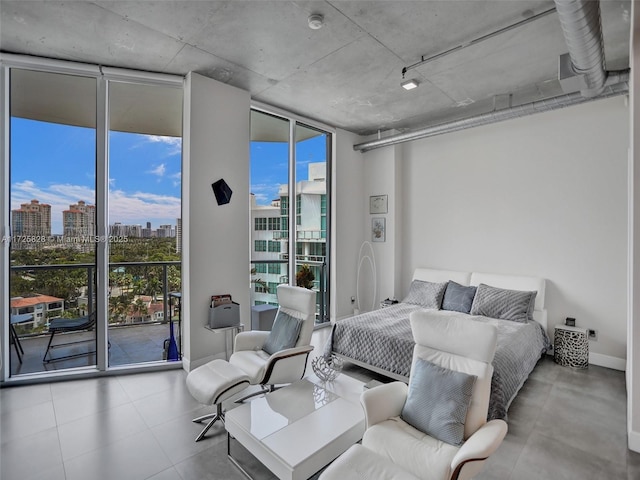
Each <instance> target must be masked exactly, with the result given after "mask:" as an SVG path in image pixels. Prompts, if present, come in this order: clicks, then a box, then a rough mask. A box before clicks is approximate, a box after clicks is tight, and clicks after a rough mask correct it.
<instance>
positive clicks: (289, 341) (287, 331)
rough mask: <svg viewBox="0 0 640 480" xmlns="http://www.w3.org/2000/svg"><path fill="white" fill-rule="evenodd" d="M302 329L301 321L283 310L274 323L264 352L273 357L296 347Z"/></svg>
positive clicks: (265, 343) (264, 346) (263, 348)
mask: <svg viewBox="0 0 640 480" xmlns="http://www.w3.org/2000/svg"><path fill="white" fill-rule="evenodd" d="M301 329H302V320H301V319H299V318H295V317H292V316H291V315H289V314H288V313H286V312H283V311H282V310H278V314H277V315H276V318H275V320H274V321H273V327H272V328H271V331H270V332H269V336H268V337H267V340H266V341H265V342H264V345H263V347H262V350H264V351H265V352H267V353H268V354H269V355H273V354H274V353H276V352H279V351H280V350H285V349H287V348H293V347H295V346H296V342H297V341H298V336H299V335H300V330H301Z"/></svg>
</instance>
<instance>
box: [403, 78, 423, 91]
mask: <svg viewBox="0 0 640 480" xmlns="http://www.w3.org/2000/svg"><path fill="white" fill-rule="evenodd" d="M419 84H420V82H418V81H417V80H416V79H415V78H412V79H411V80H407V81H404V82H402V83H401V84H400V85H401V86H402V88H404V89H405V90H413V89H414V88H418V85H419Z"/></svg>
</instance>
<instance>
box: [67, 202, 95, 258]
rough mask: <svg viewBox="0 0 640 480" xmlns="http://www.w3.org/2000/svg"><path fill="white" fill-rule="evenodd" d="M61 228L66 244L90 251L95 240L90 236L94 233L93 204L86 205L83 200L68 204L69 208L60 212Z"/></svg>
mask: <svg viewBox="0 0 640 480" xmlns="http://www.w3.org/2000/svg"><path fill="white" fill-rule="evenodd" d="M62 228H63V235H64V239H65V244H66V245H67V246H73V247H74V248H76V249H78V250H81V251H83V252H90V251H92V250H93V248H95V242H93V241H92V239H91V237H93V236H94V235H95V234H96V207H95V205H87V203H86V202H85V201H84V200H79V201H78V203H74V204H73V205H69V209H68V210H64V211H63V212H62Z"/></svg>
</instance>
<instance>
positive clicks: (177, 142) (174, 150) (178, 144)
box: [145, 135, 182, 155]
mask: <svg viewBox="0 0 640 480" xmlns="http://www.w3.org/2000/svg"><path fill="white" fill-rule="evenodd" d="M145 138H146V139H147V140H148V141H149V142H151V143H162V144H164V145H167V146H169V147H171V148H170V149H169V150H168V152H167V153H168V155H178V154H179V153H182V137H166V136H163V135H145Z"/></svg>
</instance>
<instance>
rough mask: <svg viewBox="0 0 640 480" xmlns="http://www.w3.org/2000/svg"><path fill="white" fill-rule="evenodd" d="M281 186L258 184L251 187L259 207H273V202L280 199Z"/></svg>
mask: <svg viewBox="0 0 640 480" xmlns="http://www.w3.org/2000/svg"><path fill="white" fill-rule="evenodd" d="M279 189H280V184H275V185H274V184H272V183H258V184H254V185H251V193H253V195H254V196H255V198H256V203H257V204H258V205H271V201H272V200H274V199H276V198H278V192H279Z"/></svg>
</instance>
